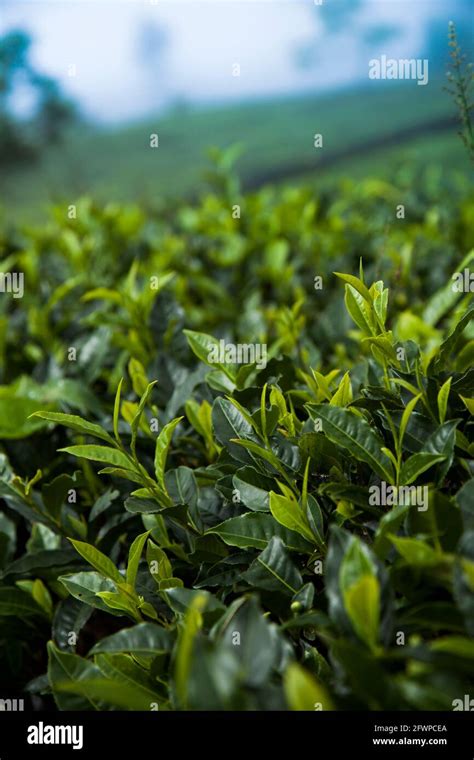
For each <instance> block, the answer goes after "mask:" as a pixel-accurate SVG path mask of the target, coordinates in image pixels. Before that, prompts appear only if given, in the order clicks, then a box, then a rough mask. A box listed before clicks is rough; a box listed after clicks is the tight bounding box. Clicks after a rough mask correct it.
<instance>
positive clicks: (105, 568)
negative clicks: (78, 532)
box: [69, 538, 124, 583]
mask: <svg viewBox="0 0 474 760" xmlns="http://www.w3.org/2000/svg"><path fill="white" fill-rule="evenodd" d="M69 541H70V542H71V544H72V545H73V546H74V548H75V550H76V551H77V552H79V554H80V555H81V557H84V559H85V560H86V561H87V562H88V563H89V564H90V565H92V567H95V569H96V570H97V571H98V572H99V573H102V575H105V577H106V578H110V579H111V580H112V581H114V583H123V580H124V579H123V576H122V575H121V574H120V573H119V571H118V570H117V568H116V567H115V565H114V563H113V562H112V560H111V559H109V558H108V557H107V556H106V555H105V554H102V552H101V551H99V550H98V549H96V548H95V546H92V545H91V544H87V543H85V542H84V541H75V540H74V539H73V538H70V539H69Z"/></svg>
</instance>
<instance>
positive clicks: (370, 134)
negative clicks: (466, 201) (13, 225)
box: [0, 0, 473, 218]
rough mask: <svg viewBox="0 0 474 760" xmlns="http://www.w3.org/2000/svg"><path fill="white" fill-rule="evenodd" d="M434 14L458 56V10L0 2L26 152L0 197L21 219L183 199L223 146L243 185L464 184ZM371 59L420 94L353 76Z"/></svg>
mask: <svg viewBox="0 0 474 760" xmlns="http://www.w3.org/2000/svg"><path fill="white" fill-rule="evenodd" d="M450 19H453V20H454V21H455V22H456V25H457V30H458V36H459V39H460V42H461V44H462V46H463V49H464V51H465V52H466V54H467V56H468V57H469V59H471V60H472V48H473V35H472V31H473V10H472V5H471V3H470V1H469V0H468V1H465V0H453V2H450V3H446V2H438V1H437V0H421V2H417V3H412V2H408V0H376V1H375V0H357V1H356V0H352V1H351V2H348V1H346V0H325V2H323V4H322V5H317V4H315V3H314V2H312V0H291V2H290V1H288V2H287V1H286V0H283V2H274V1H271V2H265V1H264V0H261V1H260V0H240V1H239V2H227V0H220V2H200V1H199V0H196V2H193V0H188V2H175V3H170V2H163V1H162V0H160V2H133V1H132V0H129V1H128V2H122V3H115V4H111V3H110V2H106V1H100V0H99V1H98V2H94V3H90V2H81V1H80V0H77V2H65V0H63V1H60V2H53V3H52V2H42V1H41V0H29V1H27V0H15V2H10V1H9V0H3V2H2V3H1V15H0V35H1V36H2V38H3V40H5V39H6V38H7V36H8V35H9V36H10V39H11V37H12V35H14V34H17V35H22V39H23V40H24V45H23V48H21V50H20V52H19V53H18V56H19V57H18V59H17V63H18V65H17V66H16V69H15V73H14V74H13V73H12V72H10V77H9V78H10V82H9V87H8V88H5V87H4V89H3V94H2V93H1V92H0V108H1V112H2V113H3V116H4V119H7V118H8V119H9V120H10V123H14V124H15V125H17V126H18V130H17V132H18V135H21V136H22V139H23V137H24V142H25V153H24V155H23V156H22V155H21V151H20V152H19V154H18V156H17V157H16V156H15V155H14V154H13V155H12V151H11V150H7V149H5V150H4V151H3V152H2V150H1V145H0V161H1V167H0V168H1V176H0V194H1V202H2V204H3V205H4V206H5V208H6V210H7V212H8V214H9V215H13V216H20V217H25V218H29V217H33V216H38V215H39V214H41V212H42V209H43V207H44V206H45V205H46V204H47V203H48V202H49V201H54V200H58V199H60V198H68V199H71V198H72V199H73V198H74V197H76V196H77V195H79V194H83V193H91V194H92V195H94V196H95V197H97V198H99V199H100V200H104V201H108V200H141V201H143V202H145V203H156V202H159V201H160V199H161V198H166V197H176V196H182V195H186V196H192V195H194V194H196V193H198V192H199V191H200V190H201V189H202V188H203V187H204V186H205V172H206V167H207V166H208V158H207V151H208V149H209V148H210V146H217V147H220V148H224V147H226V146H229V145H232V144H234V143H238V144H239V145H240V146H241V150H240V155H239V157H238V159H237V162H236V166H237V169H238V171H239V175H240V176H241V178H242V183H243V186H244V187H249V188H252V187H257V186H260V185H262V184H265V183H267V182H272V183H279V182H287V181H292V182H294V181H295V180H296V181H298V180H299V179H305V180H306V181H310V182H313V181H314V182H317V183H319V184H320V183H324V182H331V181H332V180H333V179H334V178H335V177H341V176H342V177H345V176H350V177H353V178H355V179H357V178H358V177H364V176H366V175H372V176H375V177H380V178H382V179H390V178H392V177H393V176H394V175H395V174H398V175H399V174H400V173H403V171H404V167H406V166H407V165H410V167H411V169H412V170H414V167H415V168H416V167H417V166H418V167H419V169H420V170H424V169H425V168H426V167H427V166H430V165H434V166H437V167H438V170H439V171H443V170H445V169H448V168H449V169H451V168H452V169H457V170H459V171H460V172H461V173H465V174H466V173H468V172H469V171H470V170H469V166H468V164H467V161H466V157H465V154H464V152H463V147H462V144H461V142H460V140H459V139H458V137H457V135H456V131H457V128H456V121H455V117H456V112H455V107H454V105H453V103H452V101H451V99H450V98H449V96H448V95H447V93H446V92H445V91H444V90H443V85H444V84H445V70H446V66H447V62H448V45H447V29H448V21H449V20H450ZM20 47H21V46H20ZM381 55H387V57H393V58H397V59H398V58H427V59H428V61H429V83H428V84H427V85H426V86H419V85H417V82H416V81H412V80H408V81H382V80H369V78H368V62H369V60H370V59H371V58H373V57H380V56H381ZM21 56H23V59H21ZM20 59H21V60H20ZM6 60H7V59H6V58H5V55H4V56H3V59H2V58H1V56H0V64H1V65H2V72H1V73H2V75H3V79H5V71H6V68H5V66H6V64H5V61H6ZM13 68H15V67H13ZM0 81H2V80H1V79H0ZM7 89H8V92H7ZM45 104H46V105H45ZM54 125H55V127H56V128H55V129H54V128H53V127H54ZM11 131H12V130H11V129H10V133H11ZM13 131H15V130H13ZM152 134H157V135H158V137H159V147H158V148H156V149H152V148H150V136H151V135H152ZM315 134H321V135H322V136H323V147H322V148H315V147H314V135H315ZM1 140H2V134H0V142H1ZM4 142H5V133H4ZM28 143H29V144H30V148H31V150H30V152H29V153H28ZM7 148H8V145H7ZM7 154H8V155H7ZM25 157H26V160H25Z"/></svg>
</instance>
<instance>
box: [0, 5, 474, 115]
mask: <svg viewBox="0 0 474 760" xmlns="http://www.w3.org/2000/svg"><path fill="white" fill-rule="evenodd" d="M446 2H447V0H445V2H444V3H443V2H441V0H417V2H414V1H413V0H323V4H326V7H325V8H324V10H323V9H322V8H319V7H317V6H316V5H315V1H314V0H237V1H234V0H206V1H203V0H49V2H44V0H14V2H11V1H10V0H0V33H3V32H5V31H6V30H8V29H12V28H22V29H26V30H27V31H29V32H30V34H31V35H32V37H33V40H34V43H33V46H32V55H31V58H32V61H33V63H34V64H35V66H36V67H37V68H38V69H39V70H41V71H42V72H44V73H47V74H49V75H50V76H53V77H54V78H56V79H58V80H59V82H60V83H61V86H62V88H63V90H64V91H65V93H67V94H68V95H70V96H72V98H73V99H74V100H76V102H78V103H79V104H80V107H81V109H82V110H83V112H84V113H85V115H86V116H88V117H89V118H91V119H94V120H97V121H100V122H104V123H117V122H123V121H130V120H134V119H139V118H141V117H143V116H145V115H148V114H150V113H154V112H156V111H158V110H160V109H163V108H165V107H167V106H169V105H170V104H172V103H176V102H177V101H180V102H182V101H186V102H188V103H193V104H204V103H215V102H216V101H217V102H222V101H229V100H234V101H236V100H239V99H249V98H262V97H271V96H275V95H287V94H296V93H300V92H304V91H306V90H312V91H314V90H327V89H331V88H334V87H340V86H343V85H347V84H350V83H353V82H355V81H357V80H359V79H361V78H364V77H366V76H367V64H368V60H369V59H370V58H371V57H372V56H374V55H380V54H381V53H386V54H388V55H389V56H392V57H396V58H398V57H406V56H408V57H412V56H415V57H417V56H419V55H420V53H421V51H422V49H423V45H424V43H425V41H426V33H427V29H428V25H429V23H430V22H431V21H435V20H436V19H440V18H443V19H445V20H446V21H447V19H446ZM330 3H333V8H334V9H335V10H336V11H337V14H336V15H335V16H334V18H335V21H334V23H331V12H332V8H331V7H330V5H329V4H330ZM461 4H462V3H461ZM448 5H449V3H448ZM456 5H457V3H456V2H452V3H451V6H453V7H454V6H456ZM336 21H338V22H340V23H336ZM383 30H386V31H387V35H386V38H385V39H384V37H383ZM371 38H372V42H370V40H371ZM235 64H238V65H239V66H240V76H233V71H234V73H235V72H236V66H235ZM15 98H16V108H17V110H18V111H19V112H21V111H22V109H24V110H27V108H28V92H26V91H23V92H22V91H21V90H19V91H18V92H17V93H16V95H15Z"/></svg>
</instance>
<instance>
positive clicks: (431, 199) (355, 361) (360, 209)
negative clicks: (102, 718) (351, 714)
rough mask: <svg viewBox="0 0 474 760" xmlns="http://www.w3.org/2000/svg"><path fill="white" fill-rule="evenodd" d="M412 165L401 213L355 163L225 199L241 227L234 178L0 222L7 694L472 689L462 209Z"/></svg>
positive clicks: (265, 705)
mask: <svg viewBox="0 0 474 760" xmlns="http://www.w3.org/2000/svg"><path fill="white" fill-rule="evenodd" d="M225 187H227V188H228V184H227V183H225ZM417 188H418V189H416V190H413V191H411V192H412V195H411V197H410V199H409V200H410V202H409V203H408V202H407V209H411V210H409V211H407V216H408V217H409V218H407V219H406V220H404V221H403V222H400V223H399V222H395V221H394V219H395V217H394V208H395V203H394V202H395V201H396V200H398V199H399V191H398V190H397V189H396V188H394V187H392V186H388V185H381V184H379V183H372V182H370V181H367V182H365V183H363V184H362V185H361V186H358V187H356V186H350V185H346V187H345V188H341V189H340V190H339V191H337V192H333V193H332V194H331V193H329V192H327V193H326V194H324V195H321V196H320V197H314V196H313V195H312V193H311V192H310V191H309V190H307V189H305V188H299V189H296V188H295V189H282V190H274V189H273V190H271V189H267V190H262V191H260V192H259V193H256V194H253V195H248V196H240V205H241V209H242V215H241V219H240V220H237V219H233V217H232V214H231V212H230V210H229V201H228V199H227V197H226V192H227V191H225V192H224V193H223V194H222V195H220V194H213V195H209V196H206V197H205V198H203V199H202V200H201V201H200V202H198V204H197V205H196V206H191V205H189V206H182V207H178V208H175V209H174V211H173V213H171V211H170V213H169V215H164V216H163V217H160V218H147V216H146V215H145V214H144V212H142V211H141V210H140V209H138V208H135V207H127V208H119V207H115V206H112V205H110V206H108V207H106V208H104V209H99V208H96V207H95V206H94V205H93V204H92V203H91V202H90V201H88V200H87V199H83V200H81V201H80V203H79V204H78V209H77V210H78V213H77V217H76V219H75V220H74V221H65V220H64V215H63V210H62V209H61V208H59V207H58V208H57V209H56V210H55V212H54V213H55V218H53V220H52V221H51V222H50V224H49V226H47V227H46V228H43V229H42V230H27V231H23V232H21V233H19V232H17V233H15V234H14V235H11V236H7V235H6V234H5V238H4V250H5V257H6V258H5V260H4V262H3V269H4V271H10V270H12V271H13V270H14V269H21V270H22V271H24V272H25V280H26V283H27V287H26V290H25V297H24V299H23V300H22V302H21V303H14V302H13V301H12V300H10V301H9V302H8V305H7V302H6V301H5V300H2V309H3V310H4V311H3V316H2V319H1V321H0V330H1V335H2V340H1V342H0V356H1V358H2V361H1V372H2V379H3V383H4V385H3V386H1V387H0V414H1V418H0V435H1V438H2V450H3V453H2V455H1V459H0V497H1V499H2V500H3V505H4V507H3V509H2V512H1V513H0V567H1V578H0V640H1V643H2V646H1V655H0V665H1V668H2V672H3V673H4V679H5V688H13V687H14V688H16V689H18V690H26V692H28V693H30V694H32V695H35V696H36V698H39V699H40V700H42V701H41V704H48V700H51V699H52V698H53V699H54V701H55V703H56V705H57V707H58V708H59V709H61V710H70V709H87V710H89V709H93V710H96V709H99V710H101V709H102V710H104V709H105V710H108V709H117V708H118V709H128V710H185V709H205V710H249V709H256V710H272V709H297V710H320V709H324V710H327V709H339V710H345V709H370V710H376V709H453V704H455V700H457V699H462V698H463V695H465V694H470V693H472V688H473V676H474V645H473V642H472V636H473V634H474V532H473V531H474V511H473V510H474V479H473V453H474V445H473V443H472V430H473V422H472V411H473V407H474V373H473V369H472V358H473V355H474V333H473V328H472V321H471V320H472V316H473V314H474V308H473V303H472V301H473V299H472V288H470V279H469V276H467V277H466V276H465V273H466V272H468V273H469V266H470V265H471V264H472V261H473V260H474V251H471V252H469V251H470V249H471V247H472V245H473V239H472V229H473V228H472V219H473V216H474V205H473V200H472V197H470V195H469V192H468V191H467V189H466V188H463V187H462V186H460V185H459V184H456V181H453V185H452V186H451V194H450V198H448V200H446V198H445V197H441V196H442V193H441V188H440V187H439V186H437V185H436V182H434V183H433V182H428V181H425V182H421V183H419V184H418V185H417ZM234 190H235V187H234ZM440 193H441V194H440ZM368 220H370V221H368ZM99 250H100V251H101V252H102V255H100V256H99V255H97V251H99ZM360 259H362V261H360ZM435 261H436V266H433V263H434V262H435ZM356 273H357V274H356ZM459 276H460V278H461V279H459ZM385 283H387V285H386V284H385ZM455 283H461V284H462V285H463V286H462V287H461V286H460V285H459V287H457V286H455ZM466 284H467V287H465V286H466ZM258 347H260V348H262V347H264V348H265V351H263V350H262V351H260V353H258V352H257V348H258ZM252 351H253V353H252ZM257 356H259V357H260V359H261V361H257V360H255V361H254V359H255V358H256V357H257Z"/></svg>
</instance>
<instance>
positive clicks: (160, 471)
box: [155, 417, 183, 491]
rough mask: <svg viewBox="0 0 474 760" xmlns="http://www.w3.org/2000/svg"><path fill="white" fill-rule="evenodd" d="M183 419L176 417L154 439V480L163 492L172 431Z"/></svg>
mask: <svg viewBox="0 0 474 760" xmlns="http://www.w3.org/2000/svg"><path fill="white" fill-rule="evenodd" d="M182 419H183V418H182V417H177V418H176V419H175V420H172V422H168V424H167V425H165V426H164V428H163V429H162V430H161V432H160V434H159V436H158V438H157V439H156V447H155V475H156V480H157V481H158V483H159V484H160V486H161V488H162V489H163V490H164V491H165V490H166V488H165V466H166V457H167V456H168V449H169V447H170V443H171V438H172V437H173V432H174V429H175V428H176V426H177V425H179V423H180V422H181V420H182Z"/></svg>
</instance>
